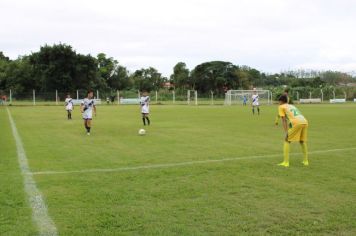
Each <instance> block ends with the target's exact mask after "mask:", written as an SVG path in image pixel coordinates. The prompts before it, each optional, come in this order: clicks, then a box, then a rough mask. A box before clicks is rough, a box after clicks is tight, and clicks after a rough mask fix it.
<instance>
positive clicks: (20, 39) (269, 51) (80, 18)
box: [0, 0, 356, 76]
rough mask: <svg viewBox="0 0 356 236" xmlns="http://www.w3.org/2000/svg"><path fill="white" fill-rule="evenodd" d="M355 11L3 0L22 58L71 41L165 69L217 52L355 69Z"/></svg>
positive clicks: (226, 57) (249, 60)
mask: <svg viewBox="0 0 356 236" xmlns="http://www.w3.org/2000/svg"><path fill="white" fill-rule="evenodd" d="M355 13H356V0H146V1H145V0H125V1H123V0H116V1H115V0H96V1H93V0H60V1H59V0H0V51H3V52H4V54H5V55H6V56H8V57H10V58H11V59H16V58H17V57H18V56H20V55H29V54H31V52H37V51H39V49H40V46H43V45H45V44H49V45H53V44H58V43H65V44H68V45H71V46H72V47H73V49H75V50H76V52H77V53H81V54H91V55H93V56H96V55H97V54H98V53H101V52H103V53H105V54H106V55H107V56H108V57H113V58H115V59H116V60H118V61H119V63H120V64H121V65H123V66H126V67H127V68H128V69H129V70H130V71H131V72H133V71H134V70H136V69H141V68H147V67H149V66H152V67H154V68H156V69H157V70H158V71H160V72H161V73H162V74H163V75H164V76H169V75H170V74H172V70H173V67H174V65H175V64H176V63H178V62H185V63H186V64H187V67H188V68H189V69H193V68H194V67H195V66H196V65H198V64H201V63H203V62H207V61H213V60H221V61H229V62H232V63H234V64H236V65H248V66H250V67H253V68H256V69H258V70H260V71H262V72H266V73H279V72H281V71H285V70H298V69H307V70H308V69H315V70H339V71H344V72H352V71H356V14H355Z"/></svg>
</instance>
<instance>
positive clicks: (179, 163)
mask: <svg viewBox="0 0 356 236" xmlns="http://www.w3.org/2000/svg"><path fill="white" fill-rule="evenodd" d="M351 150H356V147H350V148H339V149H329V150H318V151H312V152H309V154H318V153H329V152H342V151H351ZM290 155H293V156H294V155H301V154H300V153H291V154H290ZM279 156H282V154H267V155H257V156H242V157H232V158H223V159H212V160H201V161H187V162H177V163H166V164H152V165H143V166H132V167H118V168H106V169H83V170H69V171H37V172H32V174H33V175H60V174H76V173H100V172H120V171H130V170H142V169H159V168H170V167H179V166H189V165H199V164H208V163H219V162H228V161H238V160H251V159H263V158H272V157H279Z"/></svg>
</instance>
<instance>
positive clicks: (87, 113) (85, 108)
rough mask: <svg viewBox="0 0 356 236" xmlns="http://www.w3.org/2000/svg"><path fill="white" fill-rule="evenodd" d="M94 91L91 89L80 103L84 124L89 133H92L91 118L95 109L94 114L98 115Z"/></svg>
mask: <svg viewBox="0 0 356 236" xmlns="http://www.w3.org/2000/svg"><path fill="white" fill-rule="evenodd" d="M93 96H94V94H93V91H91V90H89V91H88V93H87V97H86V98H84V100H83V101H82V103H81V105H80V111H81V112H82V115H83V119H84V126H85V129H86V131H87V135H90V128H91V120H92V119H93V111H94V115H95V116H96V107H95V102H94V100H93Z"/></svg>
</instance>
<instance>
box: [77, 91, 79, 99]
mask: <svg viewBox="0 0 356 236" xmlns="http://www.w3.org/2000/svg"><path fill="white" fill-rule="evenodd" d="M77 100H79V91H78V90H77Z"/></svg>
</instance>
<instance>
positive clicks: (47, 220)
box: [7, 108, 58, 236]
mask: <svg viewBox="0 0 356 236" xmlns="http://www.w3.org/2000/svg"><path fill="white" fill-rule="evenodd" d="M7 114H8V116H9V120H10V124H11V129H12V134H13V136H14V139H15V142H16V148H17V157H18V162H19V166H20V170H21V174H22V176H23V178H24V188H25V192H26V194H27V197H28V201H29V204H30V206H31V208H32V218H33V221H34V222H35V223H36V225H37V227H38V231H39V235H48V236H49V235H51V236H52V235H58V233H57V228H56V226H55V225H54V223H53V221H52V219H51V217H50V216H49V215H48V211H47V206H46V204H45V202H44V200H43V197H42V194H41V192H40V191H39V189H38V188H37V186H36V182H35V180H34V178H33V175H32V173H31V170H30V167H29V165H28V161H27V157H26V152H25V149H24V147H23V145H22V141H21V138H20V135H19V133H18V132H17V128H16V124H15V122H14V120H13V119H12V116H11V113H10V110H9V109H8V108H7Z"/></svg>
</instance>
